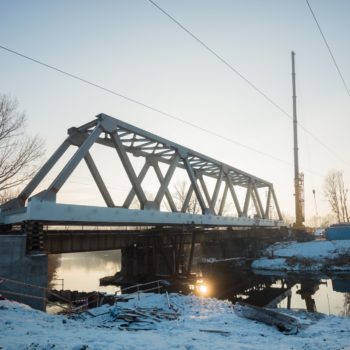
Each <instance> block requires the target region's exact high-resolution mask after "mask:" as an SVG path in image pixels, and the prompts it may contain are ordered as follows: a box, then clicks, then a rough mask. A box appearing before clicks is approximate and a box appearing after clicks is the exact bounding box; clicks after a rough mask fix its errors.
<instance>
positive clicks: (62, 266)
mask: <svg viewBox="0 0 350 350" xmlns="http://www.w3.org/2000/svg"><path fill="white" fill-rule="evenodd" d="M120 269H121V254H120V250H109V251H100V252H88V253H70V254H57V255H50V258H49V271H50V273H49V283H50V285H51V286H54V287H55V288H57V289H61V281H60V280H61V279H62V280H63V288H64V289H69V290H77V291H81V292H91V291H101V292H108V293H114V292H115V291H117V290H119V287H116V286H103V287H100V283H99V281H100V278H102V277H104V276H106V275H114V274H115V273H117V272H118V271H120Z"/></svg>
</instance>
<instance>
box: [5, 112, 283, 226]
mask: <svg viewBox="0 0 350 350" xmlns="http://www.w3.org/2000/svg"><path fill="white" fill-rule="evenodd" d="M94 143H98V144H101V145H104V146H107V147H112V148H114V149H116V151H117V154H118V156H119V158H120V160H121V163H122V165H123V167H124V169H125V171H126V173H127V176H128V178H129V180H130V182H131V185H132V189H131V190H130V192H129V194H128V195H127V197H126V198H125V200H124V204H123V206H122V207H117V206H116V205H115V204H114V202H113V199H112V197H111V195H110V193H109V191H108V189H107V186H106V185H105V183H104V181H103V179H102V177H101V175H100V173H99V171H98V169H97V166H96V164H95V162H94V160H93V158H92V156H91V154H90V152H89V149H90V148H91V146H92V145H93V144H94ZM71 145H74V146H77V150H76V152H75V153H74V155H73V156H72V157H71V159H70V160H69V161H68V163H67V164H66V165H65V166H64V168H63V169H62V170H61V172H60V173H59V174H58V175H57V177H56V178H55V180H54V181H53V182H52V183H51V185H50V186H49V187H48V188H47V189H46V190H44V191H42V192H40V193H38V194H36V195H35V196H32V197H30V196H31V194H32V193H33V191H34V190H35V189H36V188H37V186H38V185H39V184H40V183H41V181H42V180H43V179H44V178H45V177H46V175H47V174H48V172H49V171H50V170H51V169H52V167H53V166H54V165H55V164H56V162H57V161H58V160H59V159H60V158H61V156H62V155H63V154H64V153H65V152H66V150H67V149H68V148H69V147H70V146H71ZM129 154H132V155H133V156H137V157H143V158H144V159H145V162H144V165H143V167H142V169H141V171H140V173H139V174H136V172H135V169H134V167H133V164H132V162H131V160H130V157H129ZM83 159H84V160H85V162H86V164H87V166H88V168H89V170H90V172H91V175H92V176H93V178H94V180H95V183H96V185H97V187H98V189H99V191H100V193H101V195H102V197H103V199H104V201H105V203H106V207H95V206H84V205H69V204H59V203H56V194H57V193H58V191H59V190H60V189H61V187H62V186H63V184H64V183H65V182H66V180H67V179H68V178H69V176H70V175H71V174H72V172H73V171H74V169H75V168H76V167H77V165H78V164H79V163H80V162H81V161H82V160H83ZM159 163H165V164H168V168H167V170H166V172H165V174H163V172H162V170H161V168H160V166H159ZM151 167H153V169H154V170H155V173H156V176H157V178H158V180H159V183H160V187H159V189H158V192H157V194H156V196H155V197H154V200H153V201H149V200H148V199H147V197H146V195H145V192H144V189H143V188H142V181H143V180H144V178H145V176H146V174H147V172H148V170H149V169H150V168H151ZM177 168H181V169H184V170H185V171H186V173H187V176H188V179H189V183H190V185H189V188H188V190H187V194H186V198H185V200H184V203H183V205H182V208H181V210H177V208H176V205H175V203H174V199H173V197H172V194H171V192H170V190H169V183H170V181H171V179H172V177H173V175H174V172H175V170H176V169H177ZM207 178H212V179H215V181H216V182H215V187H214V190H213V193H212V194H211V195H210V193H209V191H208V187H207V184H206V179H207ZM222 185H223V186H224V187H223V191H221V192H220V188H221V186H222ZM237 187H241V188H244V190H245V198H244V201H243V203H240V201H239V199H238V196H237V194H236V191H237ZM261 188H263V189H265V190H266V192H267V196H266V201H265V203H263V201H262V199H261V196H260V195H259V189H261ZM220 193H221V194H220ZM229 194H230V195H231V196H232V200H233V203H234V207H235V214H236V216H233V213H232V215H231V216H222V214H223V210H224V207H225V204H226V201H227V196H228V195H229ZM135 196H136V197H137V199H138V200H139V202H140V210H135V209H130V205H131V203H132V201H133V199H134V198H135ZM192 196H195V197H196V198H197V200H198V203H199V205H200V208H201V211H202V214H201V215H200V214H190V213H188V208H189V203H190V200H191V197H192ZM219 197H221V198H219ZM163 199H165V200H166V201H167V203H168V206H169V208H170V211H161V210H160V208H161V203H162V201H163ZM251 202H252V204H253V207H254V208H255V215H254V218H250V217H248V209H249V206H250V203H251ZM272 205H273V206H274V208H275V209H276V212H277V216H278V218H277V220H276V219H272V217H271V210H270V208H271V206H272ZM25 221H37V222H42V223H52V224H68V223H69V224H93V225H119V224H120V225H140V224H147V225H184V224H193V225H205V226H284V225H285V224H284V223H283V222H282V215H281V212H280V209H279V206H278V203H277V199H276V195H275V192H274V189H273V185H272V184H271V183H269V182H267V181H264V180H262V179H260V178H258V177H255V176H253V175H250V174H248V173H245V172H243V171H241V170H238V169H236V168H234V167H231V166H229V165H227V164H224V163H221V162H219V161H217V160H215V159H212V158H209V157H207V156H205V155H203V154H200V153H198V152H195V151H193V150H190V149H188V148H186V147H183V146H181V145H178V144H176V143H174V142H171V141H169V140H166V139H163V138H161V137H159V136H156V135H153V134H151V133H149V132H147V131H144V130H142V129H139V128H137V127H135V126H132V125H130V124H127V123H125V122H123V121H121V120H118V119H115V118H112V117H110V116H108V115H105V114H99V115H98V116H97V117H96V119H95V120H93V121H92V122H90V123H87V124H85V125H82V126H81V127H78V128H71V129H69V130H68V137H67V139H66V140H65V141H64V142H63V143H62V145H61V146H60V147H59V148H58V149H57V150H56V152H55V153H54V154H53V155H52V156H51V158H50V159H49V160H48V161H47V162H46V164H45V165H44V166H43V167H42V168H41V169H40V170H39V172H38V173H37V174H36V175H35V177H34V178H33V179H32V180H31V181H30V182H29V183H28V185H27V186H26V187H25V188H24V189H23V191H22V192H21V193H20V194H19V196H18V197H17V198H16V199H13V200H11V201H9V202H8V203H5V204H4V205H2V206H1V209H0V224H6V225H7V224H16V223H21V222H25Z"/></svg>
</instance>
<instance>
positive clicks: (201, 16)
mask: <svg viewBox="0 0 350 350" xmlns="http://www.w3.org/2000/svg"><path fill="white" fill-rule="evenodd" d="M156 2H157V3H158V4H159V5H160V6H161V7H163V8H164V9H165V10H166V11H168V12H169V13H170V14H171V15H173V16H174V17H175V18H176V19H177V20H179V21H180V22H181V23H182V24H183V25H185V26H186V27H187V28H188V29H190V30H191V31H192V32H193V33H194V34H195V35H197V36H198V37H199V38H200V39H201V40H203V41H204V42H205V43H206V44H208V45H209V46H210V47H211V48H212V49H214V50H215V51H216V52H217V53H218V54H220V55H221V56H222V57H224V58H225V59H226V60H227V61H228V62H229V63H230V64H231V65H232V66H233V67H235V68H236V69H237V70H238V71H239V72H240V73H241V74H243V75H244V76H245V77H246V78H248V79H249V80H250V81H252V82H253V83H254V84H255V85H256V86H258V87H259V89H261V90H262V91H264V92H265V93H266V94H267V95H268V96H269V97H270V98H271V99H272V100H274V101H275V102H276V103H277V104H278V105H280V106H281V107H282V108H284V109H285V110H287V111H288V112H289V113H290V114H292V97H291V96H292V90H291V60H290V52H291V50H294V51H295V52H296V69H297V95H298V117H299V120H300V122H301V123H302V124H303V126H305V128H306V129H307V130H309V131H310V132H311V133H312V134H313V135H315V136H316V137H317V138H318V139H320V140H322V142H323V143H324V144H326V145H327V146H328V147H329V148H330V149H332V150H334V152H335V154H332V153H331V152H329V150H327V149H326V148H324V147H323V146H322V145H320V143H318V142H316V141H315V139H314V138H312V137H311V136H310V135H308V134H307V133H305V132H304V131H303V130H300V133H299V140H300V169H301V171H303V172H304V173H305V197H306V216H307V217H311V216H313V215H315V204H314V200H313V196H312V190H313V189H315V190H316V198H317V206H318V211H319V214H322V215H323V214H326V213H327V212H328V211H329V209H328V204H327V202H326V200H325V198H324V196H323V183H324V178H325V176H326V175H327V173H328V172H329V171H330V170H332V169H339V170H344V172H345V180H346V185H347V186H350V160H349V159H348V153H347V152H348V150H349V145H350V141H349V130H350V118H349V110H350V97H349V95H347V93H346V91H345V89H344V86H343V85H342V82H341V80H340V78H339V76H338V75H337V72H336V69H335V67H334V65H333V63H332V60H331V58H330V56H329V53H328V51H327V49H326V47H325V45H324V42H323V41H322V38H321V36H320V33H319V32H318V29H317V27H316V25H315V22H314V20H313V18H312V16H311V14H310V12H309V9H308V7H307V4H306V2H305V1H304V0H297V1H295V0H284V1H280V0H264V1H263V0H231V1H228V0H226V1H225V0H215V1H214V0H187V1H184V0H177V1H170V0H157V1H156ZM310 4H311V6H312V7H313V10H314V12H315V14H316V16H317V18H318V20H319V22H320V24H321V27H322V29H323V31H324V33H325V35H326V37H327V39H328V42H329V44H330V46H331V48H332V50H333V53H334V55H335V58H336V60H337V62H338V65H339V67H340V69H341V71H342V73H343V76H344V78H345V80H346V81H347V82H348V84H350V65H349V61H350V60H349V58H350V41H349V40H348V37H349V33H350V21H349V14H350V2H349V1H347V0H333V1H331V0H318V1H316V0H310ZM0 16H1V17H0V18H1V20H0V45H3V46H6V47H9V48H11V49H13V50H16V51H19V52H21V53H23V54H26V55H28V56H30V57H33V58H35V59H38V60H41V61H43V62H46V63H48V64H51V65H54V66H56V67H58V68H61V69H63V70H66V71H68V72H70V73H73V74H76V75H79V76H81V77H83V78H85V79H88V80H90V81H93V82H95V83H97V84H100V85H103V86H105V87H106V88H109V89H112V90H115V91H117V92H119V93H121V94H124V95H127V96H129V97H131V98H134V99H137V100H139V101H142V102H143V103H146V104H148V105H151V106H154V107H156V108H159V109H161V110H163V111H166V112H168V113H171V114H173V115H176V116H178V117H179V118H182V119H185V120H188V121H190V122H191V123H194V124H197V125H200V126H201V127H203V128H206V129H209V130H212V131H213V132H215V133H218V134H221V135H223V136H225V137H228V138H230V139H232V140H235V141H237V142H239V143H241V144H244V145H247V146H249V147H252V148H254V149H257V150H260V151H262V152H264V153H267V154H269V155H271V157H267V156H264V155H262V154H259V153H257V152H253V151H251V150H249V149H247V148H244V147H241V146H239V145H237V144H234V143H230V142H227V141H225V140H223V139H220V138H217V137H215V136H212V135H209V134H207V133H205V132H203V131H201V130H199V129H196V128H192V127H190V126H188V125H184V124H182V123H180V122H178V121H175V120H172V119H169V118H167V117H165V116H163V115H160V114H157V113H156V112H152V111H149V110H146V109H144V108H142V107H141V106H137V105H134V104H132V103H130V102H127V101H125V100H123V99H121V98H118V97H116V96H113V95H109V94H108V93H106V92H103V91H101V90H98V89H96V88H94V87H91V86H88V85H84V84H83V83H81V82H79V81H75V80H72V79H70V78H67V77H65V76H63V75H61V74H59V73H57V72H54V71H50V70H48V69H47V68H44V67H41V66H39V65H36V64H34V63H32V62H29V61H26V60H24V59H23V58H20V57H17V56H14V55H12V54H10V53H8V52H6V51H3V50H0V77H1V79H0V92H1V93H9V94H11V95H12V96H16V97H17V98H18V100H19V102H20V105H21V108H22V109H23V110H25V112H26V115H27V118H28V129H29V131H30V132H31V133H32V134H40V135H41V136H42V137H43V138H45V139H46V144H47V156H49V155H50V154H51V153H52V152H53V151H54V149H55V148H56V147H57V146H58V145H59V144H60V142H62V141H63V139H64V138H65V135H66V130H67V129H68V128H69V127H71V126H79V125H81V124H84V123H86V122H88V121H90V120H92V119H93V118H94V116H95V115H96V114H99V113H101V112H103V113H107V114H109V115H111V116H115V117H117V118H120V119H122V120H124V121H126V122H128V123H131V124H134V125H136V126H138V127H141V128H144V129H146V130H148V131H151V132H153V133H155V134H158V135H161V136H163V137H164V138H168V139H170V140H172V141H175V142H177V143H180V144H183V145H185V146H188V147H190V148H192V149H195V150H197V151H200V152H202V153H205V154H207V155H209V156H211V157H213V158H216V159H218V160H221V161H223V162H226V163H228V164H230V165H232V166H235V167H237V168H239V169H242V170H244V171H247V172H250V173H252V174H254V175H256V176H258V177H261V178H263V179H265V180H268V181H270V182H272V183H273V184H274V186H275V191H276V194H277V197H278V200H279V203H280V207H281V210H282V211H283V212H285V213H288V214H290V215H293V210H294V209H293V208H294V202H293V201H294V199H293V198H294V197H293V143H292V141H293V136H292V121H291V120H290V119H288V117H286V116H285V115H284V114H283V113H281V112H280V111H279V110H278V109H276V108H275V107H274V106H273V105H271V104H270V103H269V102H267V101H266V100H265V99H264V98H263V97H262V96H260V95H259V94H257V92H256V91H254V90H253V89H252V88H251V87H250V86H249V85H247V83H246V82H244V81H243V80H242V79H241V78H239V77H238V76H237V75H235V74H234V73H233V72H231V71H230V70H229V69H228V68H227V67H225V66H224V65H223V64H222V63H221V62H219V61H218V60H217V59H216V58H215V57H214V56H213V55H211V54H210V53H208V52H207V51H206V50H205V49H204V48H203V47H202V46H200V45H199V44H198V43H197V42H195V41H194V40H193V39H192V38H191V37H189V36H188V35H187V34H186V33H185V32H183V31H182V30H181V29H180V28H179V27H177V26H176V25H175V24H174V23H173V22H171V21H170V20H169V19H168V18H167V17H166V16H164V14H162V13H161V12H160V11H159V10H158V9H156V8H155V7H154V6H153V5H152V4H150V3H149V2H148V1H147V0H128V1H126V0H125V1H121V0H119V1H117V0H114V1H78V0H77V1H39V0H38V1H17V0H12V1H5V0H3V1H0ZM109 157H110V156H109ZM275 158H278V159H280V160H281V161H279V160H276V159H275ZM97 162H98V163H99V164H100V166H101V167H105V168H107V172H106V174H107V175H106V177H107V178H106V182H107V183H108V184H109V186H112V187H113V188H114V189H115V190H116V191H117V190H121V191H124V192H125V191H126V190H127V188H128V182H127V181H126V180H125V179H121V178H120V177H119V175H118V169H115V170H113V172H112V171H109V168H108V167H107V164H108V166H110V163H111V160H110V159H109V158H108V159H106V157H101V158H100V160H99V161H97ZM79 171H80V170H79ZM79 171H77V172H76V173H74V174H73V177H72V180H71V183H70V184H68V185H67V186H70V187H69V188H70V190H69V194H68V196H73V197H74V198H75V199H76V198H77V197H84V198H85V199H86V200H87V198H88V199H89V200H91V201H92V202H94V201H96V203H102V202H101V199H100V196H98V195H97V192H96V190H95V189H94V188H93V187H92V186H90V185H88V182H89V178H88V175H85V174H84V170H83V169H82V170H81V171H80V172H79ZM95 196H97V197H96V198H95ZM85 199H84V200H85Z"/></svg>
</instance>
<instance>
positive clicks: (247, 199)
mask: <svg viewBox="0 0 350 350" xmlns="http://www.w3.org/2000/svg"><path fill="white" fill-rule="evenodd" d="M251 194H252V184H251V183H249V184H248V187H247V193H246V196H245V200H244V206H243V215H244V216H248V209H249V203H250V197H251Z"/></svg>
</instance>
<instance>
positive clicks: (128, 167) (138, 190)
mask: <svg viewBox="0 0 350 350" xmlns="http://www.w3.org/2000/svg"><path fill="white" fill-rule="evenodd" d="M111 138H112V141H113V143H114V147H115V149H116V150H117V152H118V155H119V158H120V160H121V162H122V164H123V166H124V169H125V171H126V173H127V175H128V178H129V180H130V182H131V184H132V187H133V189H134V191H135V194H136V196H137V198H138V200H139V201H140V204H141V208H142V209H143V208H144V206H145V204H146V202H147V198H146V195H145V193H144V192H143V189H142V187H141V184H140V181H139V180H138V178H137V176H136V174H135V171H134V168H133V167H132V164H131V162H130V159H129V157H128V155H127V154H126V151H125V148H124V146H123V143H122V142H121V140H120V138H119V136H118V132H114V133H112V134H111Z"/></svg>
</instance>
